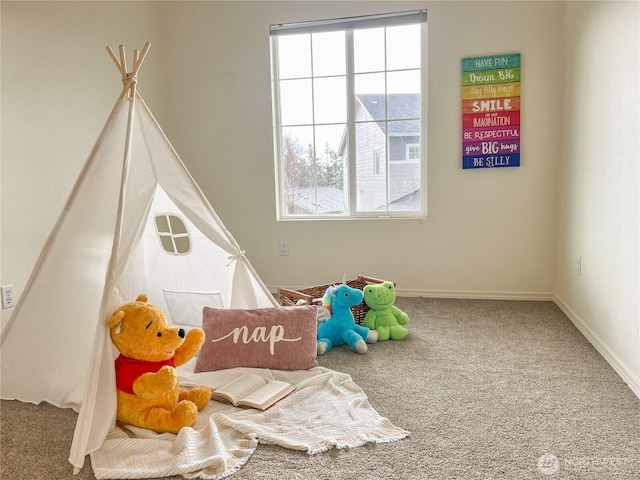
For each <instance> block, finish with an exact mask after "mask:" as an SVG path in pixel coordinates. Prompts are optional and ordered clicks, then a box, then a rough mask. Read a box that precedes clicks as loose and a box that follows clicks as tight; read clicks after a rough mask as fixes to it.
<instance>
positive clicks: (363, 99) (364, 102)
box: [356, 94, 387, 122]
mask: <svg viewBox="0 0 640 480" xmlns="http://www.w3.org/2000/svg"><path fill="white" fill-rule="evenodd" d="M386 104H387V101H386V97H385V95H378V94H368V95H356V122H362V121H370V120H385V119H386V118H387V105H386Z"/></svg>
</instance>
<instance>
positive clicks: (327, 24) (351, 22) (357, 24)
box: [270, 10, 428, 221]
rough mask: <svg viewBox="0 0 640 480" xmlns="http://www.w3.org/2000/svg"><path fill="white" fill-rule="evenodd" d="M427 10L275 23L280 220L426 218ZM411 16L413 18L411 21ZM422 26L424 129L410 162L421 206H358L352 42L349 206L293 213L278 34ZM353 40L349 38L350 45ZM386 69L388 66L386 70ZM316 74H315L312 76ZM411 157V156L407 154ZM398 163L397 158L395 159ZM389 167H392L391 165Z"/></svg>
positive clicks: (274, 84) (350, 53)
mask: <svg viewBox="0 0 640 480" xmlns="http://www.w3.org/2000/svg"><path fill="white" fill-rule="evenodd" d="M426 18H427V12H426V10H418V11H412V12H397V13H391V14H381V15H371V16H365V17H350V18H344V19H337V20H319V21H312V22H302V23H295V24H278V25H272V26H271V30H270V31H271V73H272V94H273V127H274V167H275V175H276V179H275V183H276V189H275V190H276V218H277V220H279V221H283V220H284V221H291V220H293V221H295V220H345V219H346V220H356V219H389V218H424V217H426V216H427V158H426V151H427V148H426V145H427V129H426V125H427V91H428V90H427V50H428V49H427V21H426ZM408 19H410V21H407V20H408ZM417 23H419V24H420V26H421V34H420V38H421V49H420V50H421V58H420V74H421V91H420V94H421V116H420V121H421V132H420V145H421V148H420V159H417V160H411V161H410V162H408V163H417V162H419V163H420V179H419V185H420V203H419V208H418V209H417V210H413V211H394V210H385V211H382V212H370V211H367V212H362V211H358V210H357V208H356V202H357V187H356V183H357V181H356V178H355V173H354V172H356V167H357V165H356V155H355V111H354V110H355V108H354V98H355V94H354V72H353V68H352V67H353V51H352V50H351V48H352V44H350V46H349V47H348V48H347V52H346V56H347V63H348V64H349V63H350V65H348V67H347V73H346V75H347V99H348V100H347V102H348V108H347V112H348V113H347V128H348V131H349V140H348V159H349V160H348V168H347V169H346V170H345V172H344V176H345V177H346V178H347V182H348V188H349V191H348V200H349V201H348V206H347V208H346V212H345V213H343V214H330V215H327V214H324V215H323V214H313V215H301V214H289V213H287V211H286V208H287V206H286V201H285V192H284V187H283V183H284V180H283V179H284V172H283V171H282V163H281V161H280V158H281V151H282V134H281V132H282V124H281V122H280V108H279V76H278V49H277V37H278V35H282V34H296V33H297V34H300V33H316V32H324V31H335V30H345V31H346V35H347V37H351V38H352V36H353V35H352V32H353V28H365V27H368V28H374V27H381V26H393V25H402V24H417ZM349 42H350V40H349V41H348V45H349ZM385 71H386V70H385ZM311 78H314V77H311ZM407 152H408V150H407ZM407 158H408V157H407ZM394 163H395V162H394ZM387 171H388V169H387Z"/></svg>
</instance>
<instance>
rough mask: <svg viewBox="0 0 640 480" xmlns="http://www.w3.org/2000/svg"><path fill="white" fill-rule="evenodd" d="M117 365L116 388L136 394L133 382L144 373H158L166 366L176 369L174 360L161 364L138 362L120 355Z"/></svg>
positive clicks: (164, 361)
mask: <svg viewBox="0 0 640 480" xmlns="http://www.w3.org/2000/svg"><path fill="white" fill-rule="evenodd" d="M115 364H116V387H118V390H122V391H123V392H126V393H131V394H135V392H134V391H133V382H134V381H135V379H136V378H138V377H139V376H140V375H142V374H143V373H147V372H151V373H156V372H157V371H158V370H160V369H161V368H162V367H164V366H165V365H169V366H170V367H175V364H174V363H173V358H170V359H169V360H163V361H161V362H148V361H146V360H136V359H135V358H129V357H125V356H124V355H122V354H120V356H119V357H118V358H116V361H115Z"/></svg>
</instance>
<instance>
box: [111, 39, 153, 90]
mask: <svg viewBox="0 0 640 480" xmlns="http://www.w3.org/2000/svg"><path fill="white" fill-rule="evenodd" d="M149 47H151V44H150V43H149V42H147V43H145V44H144V47H143V48H142V52H140V51H139V50H134V51H133V67H132V68H133V69H132V70H131V71H130V72H127V57H126V55H125V51H124V46H123V45H120V47H119V53H120V58H118V57H116V54H115V53H113V50H111V47H107V53H108V54H109V56H110V57H111V60H113V63H115V65H116V68H117V69H118V71H119V72H120V75H122V84H123V88H122V92H121V93H120V99H125V98H131V97H132V96H134V95H136V93H137V92H136V83H137V81H138V70H140V66H141V65H142V62H144V58H145V57H146V56H147V52H148V51H149Z"/></svg>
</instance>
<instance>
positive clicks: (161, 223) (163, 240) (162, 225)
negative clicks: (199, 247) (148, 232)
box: [155, 214, 191, 255]
mask: <svg viewBox="0 0 640 480" xmlns="http://www.w3.org/2000/svg"><path fill="white" fill-rule="evenodd" d="M155 224H156V233H157V234H158V238H159V239H160V244H161V245H162V248H163V250H164V251H165V252H167V253H169V254H171V255H186V254H188V253H189V252H190V251H191V240H190V239H189V232H188V231H187V226H186V225H185V224H184V222H183V221H182V219H181V218H180V217H178V216H176V215H167V214H162V215H156V218H155Z"/></svg>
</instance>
